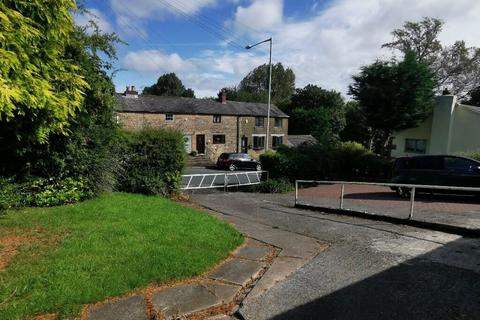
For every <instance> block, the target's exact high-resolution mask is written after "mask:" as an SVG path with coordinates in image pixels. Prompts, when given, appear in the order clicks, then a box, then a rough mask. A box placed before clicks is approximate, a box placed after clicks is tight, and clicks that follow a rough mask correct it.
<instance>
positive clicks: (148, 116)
mask: <svg viewBox="0 0 480 320" xmlns="http://www.w3.org/2000/svg"><path fill="white" fill-rule="evenodd" d="M118 121H119V123H120V125H121V126H122V127H123V128H124V129H127V130H139V129H141V128H143V127H146V126H151V127H156V128H168V129H174V130H178V131H180V132H182V134H183V135H184V137H185V139H190V141H191V150H192V151H196V150H197V136H198V135H205V155H206V156H208V157H209V158H211V159H212V160H213V161H216V160H217V159H218V157H219V156H220V154H221V153H223V152H236V151H237V117H235V116H222V117H221V122H220V123H214V122H213V116H212V115H184V114H174V115H173V121H167V120H166V117H165V114H162V113H133V112H123V113H122V112H120V113H118ZM214 135H225V143H224V144H221V143H220V144H216V143H214V141H213V136H214Z"/></svg>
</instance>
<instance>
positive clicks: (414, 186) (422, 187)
mask: <svg viewBox="0 0 480 320" xmlns="http://www.w3.org/2000/svg"><path fill="white" fill-rule="evenodd" d="M299 184H318V185H341V189H340V194H339V205H338V207H331V206H329V207H328V208H332V209H341V210H343V209H344V196H345V185H365V186H379V187H393V188H402V189H404V190H408V191H409V193H410V211H409V216H408V219H409V220H411V219H413V213H414V210H415V192H416V191H417V190H447V191H466V192H480V188H471V187H454V186H436V185H422V184H397V183H376V182H356V181H318V180H296V181H295V206H296V205H297V204H300V203H299V200H298V190H299Z"/></svg>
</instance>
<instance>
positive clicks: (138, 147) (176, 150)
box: [119, 128, 185, 196]
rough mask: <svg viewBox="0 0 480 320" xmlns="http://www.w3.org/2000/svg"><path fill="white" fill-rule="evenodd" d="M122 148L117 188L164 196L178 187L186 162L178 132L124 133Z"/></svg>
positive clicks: (158, 130) (155, 130) (149, 131)
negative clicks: (121, 167)
mask: <svg viewBox="0 0 480 320" xmlns="http://www.w3.org/2000/svg"><path fill="white" fill-rule="evenodd" d="M122 149H123V150H122V156H123V159H122V163H123V167H124V170H123V172H124V174H123V175H122V176H121V178H120V182H119V189H120V190H122V191H127V192H134V193H143V194H156V195H163V196H167V195H171V194H172V193H174V192H176V191H177V190H178V188H179V185H180V182H181V173H182V170H183V167H184V162H185V146H184V142H183V136H182V134H181V133H180V132H177V131H172V130H165V129H154V128H145V129H143V130H141V131H138V132H123V134H122Z"/></svg>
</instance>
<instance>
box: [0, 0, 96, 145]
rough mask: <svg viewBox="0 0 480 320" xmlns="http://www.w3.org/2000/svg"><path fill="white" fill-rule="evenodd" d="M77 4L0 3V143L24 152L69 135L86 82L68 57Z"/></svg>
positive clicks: (8, 0)
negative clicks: (52, 137)
mask: <svg viewBox="0 0 480 320" xmlns="http://www.w3.org/2000/svg"><path fill="white" fill-rule="evenodd" d="M75 8H76V4H75V1H74V0H59V1H49V2H48V3H47V2H45V1H42V0H32V1H15V0H5V1H1V2H0V39H1V41H0V87H1V88H2V90H0V128H2V130H1V131H0V140H3V141H4V143H10V144H12V145H16V146H17V148H16V150H17V151H18V152H22V150H24V148H25V147H26V146H28V145H30V144H32V143H37V142H42V143H46V141H47V140H48V137H49V135H50V134H51V133H62V134H65V133H67V132H68V125H69V121H70V119H71V118H72V117H73V116H74V115H75V113H76V112H77V111H78V110H79V109H80V108H81V106H82V102H83V95H84V92H85V90H86V89H87V83H86V82H85V80H84V79H83V77H82V75H81V72H79V71H80V68H79V66H78V64H76V63H75V62H73V61H71V60H70V59H69V58H68V57H66V56H65V49H66V47H67V45H68V44H69V41H70V35H71V34H72V32H73V30H74V22H73V19H72V17H71V15H70V12H69V11H70V10H74V9H75Z"/></svg>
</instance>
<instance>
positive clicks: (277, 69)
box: [218, 63, 295, 105]
mask: <svg viewBox="0 0 480 320" xmlns="http://www.w3.org/2000/svg"><path fill="white" fill-rule="evenodd" d="M269 73H270V68H269V65H268V64H263V65H261V66H258V67H256V68H255V69H253V70H252V71H250V72H249V73H248V74H247V75H246V76H245V77H244V78H243V79H242V81H240V84H239V85H238V86H236V87H230V88H223V89H221V90H220V92H219V94H218V95H219V97H220V96H221V93H222V91H225V92H226V93H227V98H228V99H229V100H235V101H245V102H263V103H267V101H268V82H269ZM294 92H295V74H294V73H293V71H292V69H290V68H285V67H284V66H283V65H282V64H281V63H276V64H274V65H272V97H271V99H272V103H274V104H277V105H282V104H286V103H288V101H289V100H290V97H291V96H292V94H293V93H294Z"/></svg>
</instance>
